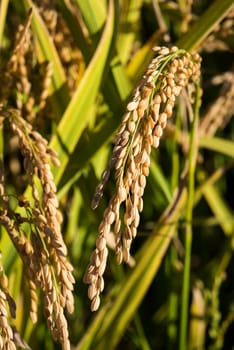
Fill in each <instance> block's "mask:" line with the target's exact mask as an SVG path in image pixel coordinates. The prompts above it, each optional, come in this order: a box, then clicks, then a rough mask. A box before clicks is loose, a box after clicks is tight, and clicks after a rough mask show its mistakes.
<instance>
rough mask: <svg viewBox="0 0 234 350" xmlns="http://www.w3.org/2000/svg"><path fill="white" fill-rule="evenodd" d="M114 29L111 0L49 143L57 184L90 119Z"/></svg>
mask: <svg viewBox="0 0 234 350" xmlns="http://www.w3.org/2000/svg"><path fill="white" fill-rule="evenodd" d="M113 29H114V6H113V1H110V4H109V11H108V19H107V22H106V25H105V28H104V31H103V35H102V38H101V40H100V43H99V45H98V48H97V50H96V52H95V55H94V56H93V58H92V61H91V62H90V64H89V66H88V68H87V70H86V72H85V74H84V76H83V78H82V80H81V82H80V85H79V86H78V88H77V90H76V91H75V93H74V95H73V98H72V100H71V102H70V103H69V105H68V107H67V109H66V111H65V113H64V116H63V118H62V119H61V121H60V123H59V125H58V128H57V130H56V133H55V134H54V136H53V138H52V140H51V143H50V147H51V148H53V149H54V150H55V151H57V153H58V154H59V157H60V161H61V166H60V167H59V169H56V170H55V169H54V173H55V182H56V183H57V184H58V182H59V180H60V179H61V177H62V175H63V173H64V170H65V168H66V166H67V163H68V161H69V157H70V155H71V154H72V152H73V151H74V149H75V146H76V144H77V143H78V141H79V138H80V136H81V134H82V131H83V130H84V128H85V126H86V125H87V122H88V120H89V111H90V107H92V104H93V102H94V99H95V97H96V95H97V92H98V90H99V88H100V84H101V81H102V75H103V72H104V69H105V66H106V64H107V60H108V54H109V50H110V45H111V40H112V35H113Z"/></svg>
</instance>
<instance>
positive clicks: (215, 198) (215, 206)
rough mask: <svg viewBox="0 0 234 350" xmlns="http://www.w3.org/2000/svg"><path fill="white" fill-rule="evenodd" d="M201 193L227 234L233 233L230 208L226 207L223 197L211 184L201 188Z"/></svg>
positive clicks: (233, 226)
mask: <svg viewBox="0 0 234 350" xmlns="http://www.w3.org/2000/svg"><path fill="white" fill-rule="evenodd" d="M202 192H203V195H204V197H205V199H206V201H207V203H208V205H209V207H210V209H211V210H212V212H213V213H214V215H215V217H216V219H217V221H218V222H219V224H220V226H221V227H222V229H223V232H224V233H225V234H226V235H227V236H228V235H231V234H233V230H234V220H233V214H232V212H231V210H230V209H229V208H228V206H227V204H226V203H225V201H224V199H223V197H222V196H221V195H220V194H219V192H218V190H217V189H216V188H215V187H214V186H213V185H207V186H205V187H204V188H203V191H202Z"/></svg>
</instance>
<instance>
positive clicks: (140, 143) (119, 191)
mask: <svg viewBox="0 0 234 350" xmlns="http://www.w3.org/2000/svg"><path fill="white" fill-rule="evenodd" d="M154 51H155V53H156V54H157V56H156V57H155V58H154V59H153V60H152V62H151V63H150V65H149V66H148V68H147V71H146V73H145V75H144V76H143V77H142V79H141V81H140V82H139V84H138V86H137V88H136V89H135V91H134V94H133V97H132V100H131V101H130V102H129V103H128V105H127V110H126V113H125V114H124V116H123V119H122V123H121V125H120V127H119V129H118V131H117V134H116V136H115V139H114V148H113V153H112V157H111V159H110V162H109V166H108V168H107V169H105V171H104V172H103V174H102V177H101V181H100V183H99V184H98V186H97V188H96V192H95V194H94V197H93V201H92V208H93V209H95V208H97V206H98V205H99V202H100V200H101V198H102V196H103V190H104V187H105V184H106V182H107V181H108V179H109V176H110V174H111V173H114V178H115V184H116V187H115V192H114V194H113V196H112V198H111V199H110V202H109V204H108V206H107V208H106V209H105V211H104V215H103V219H102V221H101V223H100V225H99V230H98V231H99V235H98V237H97V240H96V248H95V250H94V252H93V253H92V255H91V258H90V263H89V266H88V267H87V270H86V273H85V276H84V281H85V283H87V284H89V287H88V296H89V298H90V300H91V309H92V310H93V311H94V310H96V309H97V308H98V306H99V304H100V293H101V292H102V291H103V288H104V280H103V274H104V271H105V267H106V263H107V255H108V249H107V246H106V242H107V236H108V234H109V233H110V232H113V233H114V236H115V251H116V257H117V262H118V263H121V262H122V260H124V261H125V262H128V261H129V258H130V248H131V244H132V240H133V239H134V238H135V237H136V234H137V228H138V225H139V223H140V213H141V212H142V210H143V198H142V197H143V194H144V190H145V186H146V179H147V176H148V175H149V171H150V154H151V149H152V147H153V148H157V147H158V146H159V143H160V139H161V137H162V135H163V131H164V129H165V127H166V125H167V121H168V119H169V118H171V117H172V114H173V109H174V106H175V102H176V97H177V96H179V95H180V93H181V90H182V89H183V88H185V87H188V86H189V85H193V84H194V82H195V81H196V80H197V79H198V76H199V74H200V57H199V55H197V54H194V55H191V54H189V53H187V52H186V51H184V50H180V49H178V48H177V47H172V48H170V49H169V48H167V47H155V48H154Z"/></svg>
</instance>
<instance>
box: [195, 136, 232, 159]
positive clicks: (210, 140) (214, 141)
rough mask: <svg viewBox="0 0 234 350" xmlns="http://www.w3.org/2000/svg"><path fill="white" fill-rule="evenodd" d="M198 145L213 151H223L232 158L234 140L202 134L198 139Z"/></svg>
mask: <svg viewBox="0 0 234 350" xmlns="http://www.w3.org/2000/svg"><path fill="white" fill-rule="evenodd" d="M199 146H200V147H203V148H207V149H210V150H212V151H215V152H219V153H223V154H225V155H226V156H230V157H232V158H234V142H233V141H229V140H224V139H221V138H219V137H206V136H203V137H201V138H200V139H199Z"/></svg>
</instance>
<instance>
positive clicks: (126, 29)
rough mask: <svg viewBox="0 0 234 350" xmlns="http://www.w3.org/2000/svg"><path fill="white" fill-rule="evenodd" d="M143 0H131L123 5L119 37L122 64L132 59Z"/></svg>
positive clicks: (118, 46)
mask: <svg viewBox="0 0 234 350" xmlns="http://www.w3.org/2000/svg"><path fill="white" fill-rule="evenodd" d="M141 7H142V0H130V1H128V2H126V3H125V6H124V5H123V10H122V11H123V14H122V16H121V19H122V21H121V22H122V23H120V32H119V35H118V42H117V48H118V54H119V57H120V60H121V62H122V63H123V64H124V65H125V64H126V62H127V61H128V59H129V57H130V53H131V51H132V47H133V44H134V42H135V41H136V36H137V30H136V29H137V28H138V26H137V23H138V22H139V21H140V17H141Z"/></svg>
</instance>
